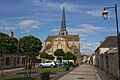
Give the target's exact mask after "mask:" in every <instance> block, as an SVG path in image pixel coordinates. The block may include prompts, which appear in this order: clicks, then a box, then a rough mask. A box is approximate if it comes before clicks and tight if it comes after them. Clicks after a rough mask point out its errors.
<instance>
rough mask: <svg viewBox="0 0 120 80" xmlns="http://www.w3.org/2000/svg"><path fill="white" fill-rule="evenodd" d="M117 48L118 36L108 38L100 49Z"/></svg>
mask: <svg viewBox="0 0 120 80" xmlns="http://www.w3.org/2000/svg"><path fill="white" fill-rule="evenodd" d="M114 47H117V36H108V37H107V38H106V39H105V40H104V41H103V42H102V43H101V45H100V46H99V48H114Z"/></svg>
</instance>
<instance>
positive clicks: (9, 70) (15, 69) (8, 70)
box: [0, 67, 24, 74]
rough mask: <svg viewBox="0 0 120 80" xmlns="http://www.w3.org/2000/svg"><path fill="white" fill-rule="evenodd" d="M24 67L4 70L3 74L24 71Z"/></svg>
mask: <svg viewBox="0 0 120 80" xmlns="http://www.w3.org/2000/svg"><path fill="white" fill-rule="evenodd" d="M23 69H24V67H21V68H12V69H4V70H3V72H11V71H17V70H23ZM1 72H2V70H0V74H1Z"/></svg>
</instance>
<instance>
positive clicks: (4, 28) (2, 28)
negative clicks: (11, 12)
mask: <svg viewBox="0 0 120 80" xmlns="http://www.w3.org/2000/svg"><path fill="white" fill-rule="evenodd" d="M15 29H16V28H15V27H10V26H3V27H0V30H6V31H11V30H15Z"/></svg>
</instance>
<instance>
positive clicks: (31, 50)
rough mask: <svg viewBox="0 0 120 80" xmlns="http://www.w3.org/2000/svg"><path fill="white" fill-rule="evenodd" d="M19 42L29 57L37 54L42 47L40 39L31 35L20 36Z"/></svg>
mask: <svg viewBox="0 0 120 80" xmlns="http://www.w3.org/2000/svg"><path fill="white" fill-rule="evenodd" d="M19 44H20V48H21V49H22V51H23V52H24V53H25V55H26V56H29V57H32V56H36V55H38V54H39V51H40V50H41V49H42V42H41V40H40V39H38V38H36V37H34V36H32V35H30V36H25V37H23V38H20V40H19Z"/></svg>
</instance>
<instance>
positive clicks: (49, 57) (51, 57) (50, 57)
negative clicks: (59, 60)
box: [47, 55, 55, 60]
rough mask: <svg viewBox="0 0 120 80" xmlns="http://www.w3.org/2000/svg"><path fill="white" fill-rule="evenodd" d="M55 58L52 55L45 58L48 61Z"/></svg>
mask: <svg viewBox="0 0 120 80" xmlns="http://www.w3.org/2000/svg"><path fill="white" fill-rule="evenodd" d="M54 58H55V57H54V56H53V55H48V56H47V59H49V60H53V59H54Z"/></svg>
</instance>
